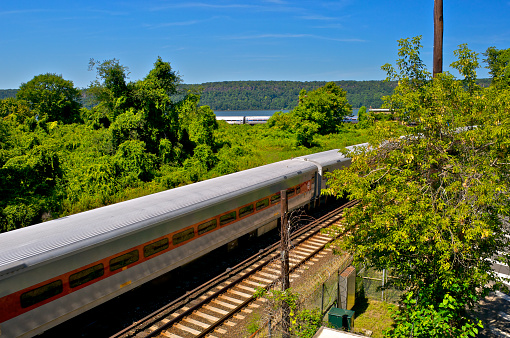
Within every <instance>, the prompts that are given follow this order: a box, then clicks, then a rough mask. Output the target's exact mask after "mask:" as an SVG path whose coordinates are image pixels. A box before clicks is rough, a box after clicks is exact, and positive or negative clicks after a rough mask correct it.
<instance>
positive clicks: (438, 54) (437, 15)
mask: <svg viewBox="0 0 510 338" xmlns="http://www.w3.org/2000/svg"><path fill="white" fill-rule="evenodd" d="M442 72H443V0H434V68H433V71H432V73H433V76H434V77H436V75H437V74H439V73H442Z"/></svg>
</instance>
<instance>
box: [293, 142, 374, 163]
mask: <svg viewBox="0 0 510 338" xmlns="http://www.w3.org/2000/svg"><path fill="white" fill-rule="evenodd" d="M367 146H368V143H361V144H356V145H353V146H348V147H346V149H348V150H355V149H357V148H358V149H362V148H364V147H367ZM295 159H296V160H302V161H310V162H313V163H317V164H320V165H321V166H323V167H327V166H329V165H332V164H335V163H338V162H344V161H350V158H348V157H345V155H344V154H342V153H341V152H340V150H339V149H332V150H326V151H323V152H320V153H315V154H310V155H305V156H300V157H296V158H295Z"/></svg>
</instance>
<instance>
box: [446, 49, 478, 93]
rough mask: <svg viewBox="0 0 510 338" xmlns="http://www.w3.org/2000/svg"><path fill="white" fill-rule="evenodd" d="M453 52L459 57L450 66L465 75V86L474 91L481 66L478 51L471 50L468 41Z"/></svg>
mask: <svg viewBox="0 0 510 338" xmlns="http://www.w3.org/2000/svg"><path fill="white" fill-rule="evenodd" d="M453 54H454V55H455V56H456V57H457V59H458V60H457V61H454V62H453V63H452V64H451V65H450V66H451V67H453V68H455V69H456V70H457V71H458V72H459V73H460V74H461V75H462V76H464V80H463V82H464V86H466V88H467V89H468V91H469V92H470V93H472V92H473V91H474V90H475V89H476V88H479V87H478V86H477V85H476V69H477V68H479V67H480V64H479V63H478V53H475V52H473V51H471V50H469V48H468V46H467V44H466V43H464V44H462V45H460V46H459V49H457V50H454V51H453Z"/></svg>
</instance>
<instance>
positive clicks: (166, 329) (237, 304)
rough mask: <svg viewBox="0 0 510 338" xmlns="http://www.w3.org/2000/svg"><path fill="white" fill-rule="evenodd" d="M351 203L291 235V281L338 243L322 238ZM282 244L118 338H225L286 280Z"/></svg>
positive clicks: (218, 278) (118, 334) (204, 286)
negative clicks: (263, 293)
mask: <svg viewBox="0 0 510 338" xmlns="http://www.w3.org/2000/svg"><path fill="white" fill-rule="evenodd" d="M355 203H356V202H349V203H346V204H344V205H342V206H341V207H339V208H337V209H335V210H333V211H332V212H330V213H328V214H327V215H325V216H323V217H321V218H319V219H318V220H316V221H314V222H312V223H310V224H309V225H307V226H305V227H303V228H301V229H300V230H298V231H296V232H295V233H293V234H291V236H290V240H291V247H292V248H291V251H290V254H289V264H290V274H291V280H292V279H295V278H298V277H299V276H300V274H301V273H302V272H303V268H302V267H303V265H304V264H305V263H307V262H309V261H310V260H315V259H316V258H314V257H315V256H316V255H318V254H319V253H321V251H323V250H324V247H325V245H326V244H327V243H329V242H331V241H332V240H333V239H332V237H331V236H329V235H326V234H323V233H321V232H320V230H321V229H323V228H326V227H328V226H331V225H333V224H337V223H338V221H339V219H340V218H341V214H342V212H343V210H344V209H345V208H349V207H351V206H353V205H354V204H355ZM279 256H280V251H279V243H276V244H274V245H273V246H271V247H270V248H268V249H266V250H261V251H260V252H259V253H258V254H256V255H254V256H252V257H250V258H248V259H246V260H245V261H244V262H242V263H240V264H238V265H237V266H235V267H234V268H232V269H229V271H227V272H225V273H224V274H222V275H220V276H218V277H216V278H215V279H213V280H211V281H209V282H207V283H205V284H203V285H201V286H199V287H198V288H196V289H195V290H193V291H191V292H188V293H187V294H186V295H184V296H182V297H180V298H179V299H177V300H175V301H173V302H172V303H170V304H168V305H166V306H164V307H162V308H160V309H159V310H157V311H155V312H153V313H152V314H150V315H149V316H147V317H145V318H143V319H141V320H140V321H138V322H136V323H134V324H133V325H131V326H130V327H128V328H126V329H124V330H122V331H121V332H119V333H117V334H115V335H114V336H112V338H124V337H137V338H141V337H170V338H179V337H181V338H186V337H211V338H213V337H220V336H230V334H229V332H230V331H231V330H232V329H233V328H234V327H235V326H236V325H237V323H239V322H241V321H242V320H243V319H244V317H245V316H246V313H249V312H251V310H250V308H257V307H260V306H261V305H262V303H263V302H264V301H265V300H264V299H255V298H253V294H254V293H255V292H256V291H257V289H258V288H266V289H269V288H272V287H277V286H278V284H279V279H280V274H281V270H280V261H279V259H278V258H279Z"/></svg>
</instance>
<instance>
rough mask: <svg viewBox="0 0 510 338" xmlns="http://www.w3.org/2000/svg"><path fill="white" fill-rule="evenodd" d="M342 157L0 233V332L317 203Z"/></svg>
mask: <svg viewBox="0 0 510 338" xmlns="http://www.w3.org/2000/svg"><path fill="white" fill-rule="evenodd" d="M349 164H350V159H349V158H346V157H344V156H343V155H342V154H340V153H339V152H338V150H330V151H326V152H321V153H316V154H311V155H308V156H303V157H298V158H294V159H291V160H285V161H281V162H276V163H273V164H268V165H265V166H261V167H257V168H253V169H248V170H244V171H241V172H237V173H234V174H230V175H225V176H222V177H217V178H213V179H210V180H206V181H202V182H198V183H194V184H190V185H187V186H183V187H178V188H175V189H170V190H167V191H163V192H159V193H156V194H152V195H149V196H145V197H140V198H136V199H133V200H129V201H125V202H121V203H117V204H113V205H109V206H105V207H101V208H98V209H94V210H90V211H86V212H82V213H79V214H75V215H70V216H66V217H62V218H59V219H55V220H51V221H48V222H44V223H40V224H36V225H32V226H30V227H26V228H23V229H18V230H14V231H10V232H7V233H3V234H0V338H3V337H20V336H21V337H32V336H34V335H37V334H40V333H42V332H44V331H46V330H48V329H49V328H51V327H53V326H56V325H58V324H59V323H62V322H64V321H66V320H68V319H70V318H72V317H74V316H76V315H78V314H80V313H83V312H85V311H87V310H89V309H91V308H93V307H95V306H97V305H99V304H101V303H104V302H106V301H108V300H110V299H112V298H114V297H117V296H119V295H121V294H123V293H125V292H127V291H129V290H131V289H133V288H136V287H137V286H140V285H142V284H143V283H146V282H147V281H150V280H151V279H154V278H156V277H158V276H161V275H163V274H165V273H167V272H169V271H171V270H172V269H175V268H177V267H179V266H182V265H184V264H186V263H188V262H190V261H192V260H194V259H196V258H198V257H200V256H203V255H204V254H206V253H208V252H210V251H212V250H214V249H216V248H218V247H220V246H224V245H227V244H229V243H232V242H234V241H236V240H237V239H238V238H239V237H241V236H243V235H246V234H257V235H261V234H263V233H265V232H267V231H269V230H271V229H273V228H275V227H276V226H277V220H278V219H279V218H280V205H279V203H280V191H281V190H287V195H288V204H289V209H295V208H298V207H302V206H305V205H309V204H310V203H314V202H316V201H317V199H318V197H319V195H320V193H321V189H322V187H324V186H325V184H326V180H325V179H324V176H323V174H324V173H325V172H327V171H332V170H335V169H340V168H342V167H344V166H348V165H349Z"/></svg>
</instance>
